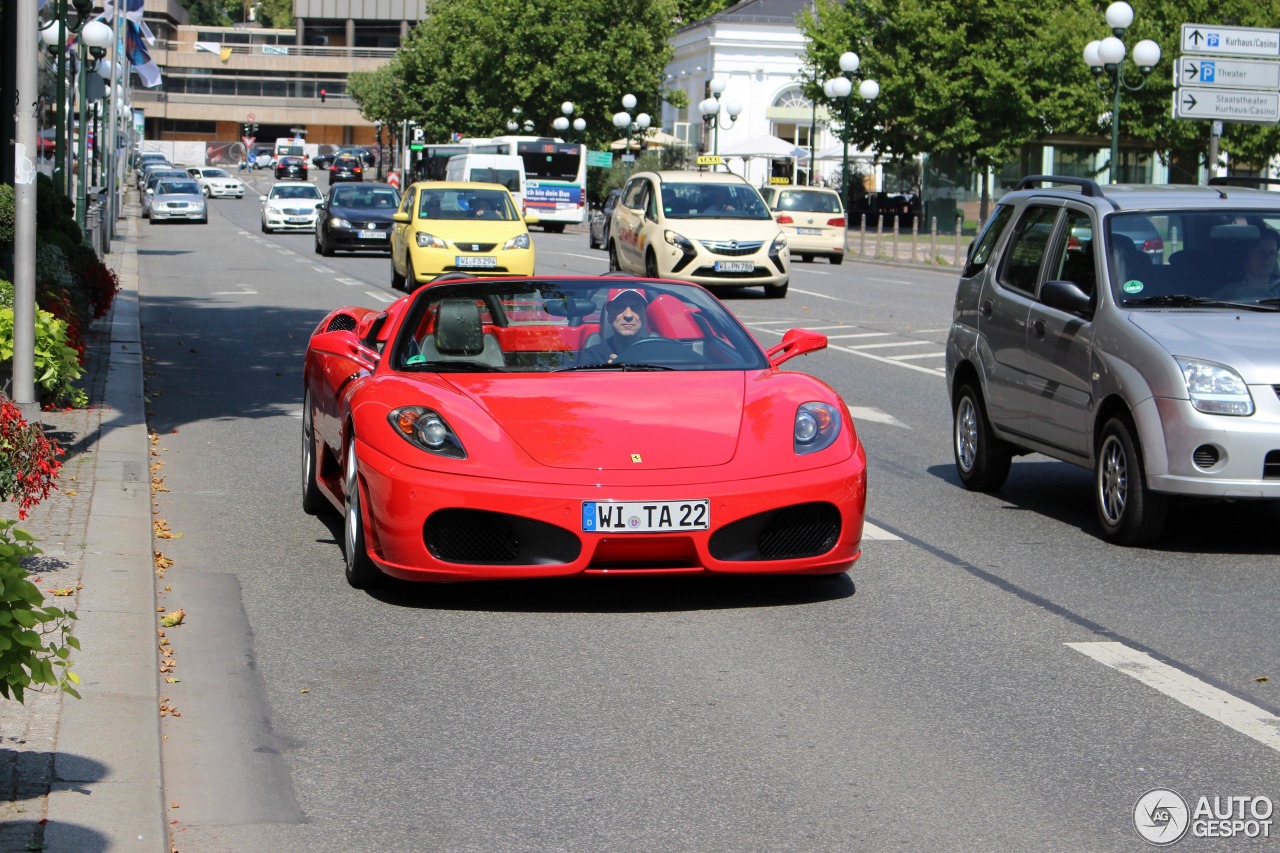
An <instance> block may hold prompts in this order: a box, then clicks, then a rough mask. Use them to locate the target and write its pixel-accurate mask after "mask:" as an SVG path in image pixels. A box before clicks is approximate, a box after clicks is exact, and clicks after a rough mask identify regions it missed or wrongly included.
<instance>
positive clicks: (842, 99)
mask: <svg viewBox="0 0 1280 853" xmlns="http://www.w3.org/2000/svg"><path fill="white" fill-rule="evenodd" d="M859 64H860V60H859V59H858V54H856V53H854V52H853V51H847V52H845V53H842V54H840V71H841V72H842V73H841V75H840V76H839V77H832V78H831V79H830V80H828V81H827V82H825V83H823V84H822V91H823V93H824V94H825V95H826V96H827V97H828V98H829V99H831V100H833V101H838V102H839V104H840V123H841V128H840V139H841V141H842V142H843V143H844V158H843V160H842V161H841V166H840V192H841V194H842V195H843V196H844V209H845V221H846V223H848V222H849V213H848V211H849V206H850V202H851V201H852V198H851V197H850V194H849V189H850V187H849V136H850V135H851V128H850V127H849V119H850V115H851V113H852V110H853V107H852V104H851V101H852V100H853V98H852V97H851V96H852V95H853V73H854V72H855V71H857V70H858V65H859ZM858 95H859V96H860V97H861V98H862V100H864V101H866V102H867V103H871V102H872V101H874V100H875V99H876V98H878V97H879V96H880V84H879V83H877V82H876V81H875V80H863V81H862V82H861V83H860V84H858ZM844 242H845V253H846V254H847V253H848V251H849V228H848V225H847V224H846V226H845V230H844Z"/></svg>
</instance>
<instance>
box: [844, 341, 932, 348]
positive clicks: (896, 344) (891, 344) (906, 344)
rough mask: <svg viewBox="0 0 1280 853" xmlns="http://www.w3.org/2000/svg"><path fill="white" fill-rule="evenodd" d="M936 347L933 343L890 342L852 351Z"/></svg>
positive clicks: (865, 345)
mask: <svg viewBox="0 0 1280 853" xmlns="http://www.w3.org/2000/svg"><path fill="white" fill-rule="evenodd" d="M925 346H929V347H936V346H937V344H935V343H934V342H933V341H890V342H889V343H887V344H860V345H859V346H856V347H854V349H884V348H885V347H925Z"/></svg>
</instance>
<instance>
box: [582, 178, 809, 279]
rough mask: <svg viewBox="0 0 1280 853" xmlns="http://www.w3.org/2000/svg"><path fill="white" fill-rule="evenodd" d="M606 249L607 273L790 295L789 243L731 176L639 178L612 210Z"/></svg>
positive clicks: (754, 195) (747, 188) (749, 190)
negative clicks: (754, 288) (612, 272)
mask: <svg viewBox="0 0 1280 853" xmlns="http://www.w3.org/2000/svg"><path fill="white" fill-rule="evenodd" d="M607 248H608V250H609V269H610V270H623V271H625V272H629V273H633V274H635V275H644V276H648V277H650V278H674V279H680V280H683V281H692V282H695V283H697V284H700V285H702V286H703V287H752V286H762V287H764V292H765V295H766V296H769V297H783V296H786V295H787V284H788V281H789V280H790V275H791V255H790V253H789V250H788V249H787V238H786V235H785V234H783V233H782V229H781V227H779V225H778V223H777V222H776V221H774V218H773V215H772V214H771V213H770V212H769V208H768V207H767V206H766V205H765V203H764V200H763V199H762V198H760V193H758V192H757V191H756V189H755V187H753V186H751V185H750V184H748V183H747V182H746V181H745V180H743V179H742V178H740V177H738V176H737V175H735V174H733V173H731V172H674V171H672V172H638V173H636V174H635V175H633V176H632V177H631V179H630V180H629V181H627V184H626V186H625V187H623V190H622V199H621V200H620V201H619V202H618V204H617V206H616V207H614V209H613V220H612V222H611V223H610V225H609V244H608V247H607Z"/></svg>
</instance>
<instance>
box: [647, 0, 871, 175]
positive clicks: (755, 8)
mask: <svg viewBox="0 0 1280 853" xmlns="http://www.w3.org/2000/svg"><path fill="white" fill-rule="evenodd" d="M809 5H810V4H809V2H808V0H742V2H740V3H737V4H735V5H734V6H731V7H730V8H728V9H726V10H724V11H723V12H719V13H717V14H715V15H712V16H710V17H708V18H704V19H702V20H700V21H696V22H694V23H692V24H690V25H688V26H686V27H683V28H682V29H680V30H679V31H678V32H676V34H675V36H674V38H673V39H672V42H671V45H672V48H673V50H674V55H673V57H672V60H671V63H670V65H668V66H667V69H666V81H665V84H664V88H667V89H679V90H681V91H683V92H684V93H685V95H686V96H687V97H688V101H689V106H688V107H686V108H684V109H681V110H676V109H675V108H673V107H672V106H671V105H670V104H664V105H663V113H662V124H663V126H664V127H669V128H671V129H672V132H673V133H674V135H675V136H676V137H678V138H680V139H682V140H686V141H688V143H689V144H690V145H692V146H694V147H695V148H697V147H698V145H699V143H700V142H701V143H703V144H704V145H705V150H706V152H707V153H713V152H714V151H716V150H717V149H718V151H719V153H720V154H721V155H722V156H725V157H726V162H727V165H728V166H729V168H730V169H731V170H732V171H734V172H737V173H738V174H741V175H743V176H744V177H746V178H747V180H748V181H750V182H751V183H752V184H754V185H756V186H761V185H763V184H767V183H769V180H770V177H783V176H785V177H787V178H790V180H791V181H792V182H793V183H805V182H807V174H808V168H809V163H808V160H807V159H799V158H797V159H795V160H791V159H787V158H780V159H777V160H773V159H770V158H768V157H763V156H753V157H750V158H742V157H733V156H728V155H726V152H728V151H732V150H733V149H734V148H735V147H742V146H744V145H746V146H747V147H748V148H751V149H753V150H752V153H754V152H755V150H758V149H759V148H761V147H762V146H761V145H747V143H748V141H749V140H751V141H753V142H759V143H763V142H764V141H765V139H764V138H765V137H769V136H774V137H778V138H780V139H782V140H784V141H785V142H787V143H789V147H790V148H792V149H802V150H803V152H805V153H808V152H810V151H812V152H813V153H814V154H816V155H821V154H822V153H823V151H824V149H825V150H826V151H827V152H828V154H827V157H826V158H823V157H821V156H819V157H817V158H816V162H817V167H816V169H815V170H814V174H815V176H816V177H817V178H818V180H819V181H821V182H823V183H827V184H831V183H833V182H834V181H835V180H836V179H837V178H838V176H839V173H840V162H841V157H842V154H843V148H842V146H841V145H840V144H839V139H838V138H837V137H836V135H835V134H834V133H832V132H831V130H830V129H829V128H828V119H829V116H828V114H827V110H826V108H825V106H823V105H818V106H817V108H816V109H815V107H814V105H813V104H812V103H811V102H810V101H809V99H808V98H806V97H805V96H804V94H803V92H802V91H801V83H802V80H803V78H802V76H801V75H802V69H801V63H802V60H803V57H804V50H805V38H804V35H803V34H802V33H801V32H800V28H799V26H798V24H797V21H798V16H799V14H800V12H801V11H803V10H804V9H806V8H808V6H809ZM712 80H722V81H724V83H725V84H726V85H725V89H724V92H723V94H722V95H721V96H720V103H721V111H720V118H719V130H718V135H719V139H718V140H717V139H716V134H717V131H714V130H713V131H710V134H709V136H708V137H707V138H706V139H705V140H704V139H703V133H704V126H703V121H702V116H701V114H700V113H699V111H698V105H699V103H701V102H702V101H703V100H705V99H706V98H708V97H709V96H710V95H711V81H712ZM732 102H737V103H738V104H739V105H741V107H742V112H741V113H740V114H739V115H738V117H737V119H736V120H733V121H730V119H729V116H728V110H727V107H728V106H729V105H730V104H731V103H732ZM836 149H840V153H833V152H834V151H835V150H836ZM849 159H850V162H851V163H852V162H854V161H855V160H863V161H867V162H868V163H870V162H872V161H873V160H874V158H873V155H872V153H871V152H866V151H858V150H855V149H852V148H851V149H850V151H849ZM875 171H876V187H871V188H870V189H876V188H878V187H879V186H880V178H881V174H880V170H879V169H878V168H877V169H876V170H875Z"/></svg>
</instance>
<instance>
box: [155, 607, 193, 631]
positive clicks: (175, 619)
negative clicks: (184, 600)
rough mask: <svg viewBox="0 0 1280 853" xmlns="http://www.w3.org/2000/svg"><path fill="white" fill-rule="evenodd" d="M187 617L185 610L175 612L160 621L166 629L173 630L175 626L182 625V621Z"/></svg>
mask: <svg viewBox="0 0 1280 853" xmlns="http://www.w3.org/2000/svg"><path fill="white" fill-rule="evenodd" d="M186 616H187V612H186V611H185V610H180V609H179V610H175V611H173V612H172V613H170V614H168V615H167V616H165V617H164V618H163V619H161V620H160V624H161V625H163V626H164V627H166V628H172V627H173V626H175V625H181V624H182V620H183V619H185V618H186Z"/></svg>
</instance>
